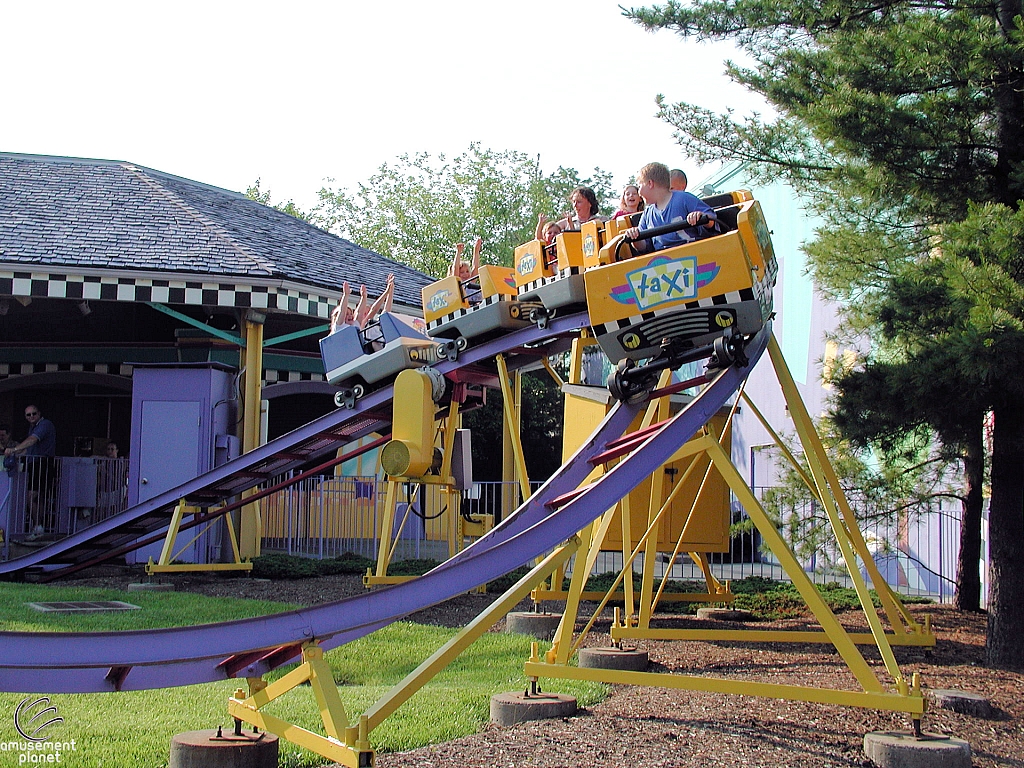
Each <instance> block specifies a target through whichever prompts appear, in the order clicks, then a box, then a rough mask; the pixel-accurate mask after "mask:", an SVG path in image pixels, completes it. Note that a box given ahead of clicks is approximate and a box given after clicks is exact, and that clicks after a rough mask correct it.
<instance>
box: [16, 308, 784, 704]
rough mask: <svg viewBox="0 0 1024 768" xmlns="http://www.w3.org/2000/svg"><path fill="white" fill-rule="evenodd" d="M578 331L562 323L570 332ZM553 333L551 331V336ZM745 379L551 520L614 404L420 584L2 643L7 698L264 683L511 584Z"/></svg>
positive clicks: (698, 402)
mask: <svg viewBox="0 0 1024 768" xmlns="http://www.w3.org/2000/svg"><path fill="white" fill-rule="evenodd" d="M570 320H573V318H566V319H565V321H564V322H565V323H566V324H567V325H568V324H569V321H570ZM557 328H558V325H557V324H552V327H549V329H548V332H547V334H543V335H550V334H551V332H552V330H553V329H557ZM528 330H529V329H528ZM563 330H564V329H563ZM520 333H522V332H520ZM769 333H770V327H769V326H766V327H765V329H764V330H762V332H761V333H760V334H759V335H758V337H757V338H756V339H755V340H754V341H753V342H752V343H751V344H750V346H749V347H748V349H747V355H748V357H749V359H750V365H751V366H753V365H754V364H755V363H756V362H757V359H758V358H759V357H760V355H761V353H762V352H763V351H764V348H765V346H766V344H767V338H768V335H769ZM517 335H518V334H512V335H511V336H517ZM510 338H511V337H503V339H502V340H499V341H501V342H503V344H502V348H508V347H509V339H510ZM520 343H524V342H520ZM488 349H489V345H483V346H481V347H480V349H479V350H478V354H480V355H481V357H475V356H474V357H471V355H470V353H472V352H474V350H468V351H467V352H466V353H465V354H464V356H463V357H460V361H459V363H460V364H461V363H463V361H465V362H471V361H472V360H474V359H483V357H482V356H483V355H485V354H488V353H487V352H486V351H485V350H488ZM500 351H502V349H498V350H497V351H490V352H489V354H490V355H492V356H493V355H494V354H497V353H498V352H500ZM748 370H749V368H745V369H737V368H735V367H733V368H728V369H725V370H722V371H719V372H718V373H717V375H716V376H715V378H714V379H713V380H712V381H711V383H710V384H709V385H708V386H707V387H706V388H705V389H704V390H703V391H702V392H701V394H700V395H699V396H698V397H697V398H696V399H694V400H693V401H692V402H691V403H690V404H689V405H688V406H687V407H686V408H685V409H683V410H682V411H680V412H679V413H678V414H677V415H676V416H675V417H673V419H671V420H670V422H669V423H668V424H666V425H665V427H664V428H663V429H661V430H659V431H657V432H655V433H653V434H651V435H650V436H649V437H648V438H647V439H646V440H645V441H644V442H643V443H642V444H641V445H640V447H638V448H637V449H636V450H634V451H633V452H632V453H631V454H630V455H628V456H626V457H625V458H623V459H622V460H621V461H620V462H619V464H617V465H616V466H615V467H614V468H613V469H612V470H610V471H609V472H607V473H606V474H605V475H603V476H602V477H601V478H600V479H599V480H598V481H597V482H595V483H594V484H593V485H591V486H590V487H589V488H588V489H587V490H586V491H584V492H583V493H581V494H580V495H579V496H577V497H575V498H574V499H573V500H572V501H570V502H569V503H568V504H566V505H565V506H563V507H561V508H560V509H558V510H555V511H552V510H550V509H549V508H548V507H547V506H546V504H547V502H549V501H550V500H552V499H555V498H558V497H559V496H562V495H563V494H565V493H566V492H568V491H571V490H573V489H575V488H577V487H578V486H579V484H580V483H582V482H583V479H584V478H585V477H586V476H587V474H588V473H589V472H590V470H591V469H592V465H591V464H590V461H589V459H590V458H591V457H594V456H596V455H597V454H599V453H601V451H603V450H604V448H605V446H607V444H608V443H609V442H611V441H612V440H614V439H615V438H617V437H619V436H620V435H621V434H623V433H624V431H625V430H626V429H627V428H628V426H629V424H630V423H631V421H632V420H633V417H634V416H635V414H636V412H637V410H638V409H639V407H640V406H629V405H625V404H619V405H617V406H616V407H615V408H614V409H613V410H612V411H611V412H610V413H609V415H608V416H607V418H606V419H605V420H604V422H603V423H602V424H601V426H600V427H599V428H598V429H597V430H596V431H595V433H594V435H592V436H591V438H590V439H589V440H588V441H587V443H586V444H585V445H584V446H582V447H581V448H580V450H579V451H578V452H577V453H576V455H574V456H573V457H572V458H571V459H570V460H569V461H568V462H566V464H565V465H564V466H563V467H562V468H561V469H560V470H559V471H558V473H556V474H555V475H554V476H553V477H552V478H551V479H550V480H549V481H548V482H547V483H545V484H544V485H543V486H542V487H541V488H540V489H539V490H538V491H537V493H535V494H534V495H533V496H532V497H531V498H530V499H529V500H528V501H527V502H526V503H525V504H524V505H523V506H522V507H520V509H519V510H517V511H516V512H515V513H514V514H513V515H511V516H509V518H508V519H507V520H505V521H504V522H503V523H502V524H501V525H499V526H498V527H496V528H495V529H494V530H493V531H491V532H490V533H489V534H488V535H487V536H485V537H482V538H481V539H479V540H478V541H477V542H475V543H474V544H473V545H472V546H471V547H469V548H467V549H466V550H464V551H463V552H461V553H460V554H459V555H457V556H456V557H454V558H452V559H451V560H449V561H448V562H446V563H444V564H443V565H441V566H438V567H437V568H435V569H434V570H433V571H431V572H430V573H428V574H426V575H424V576H422V577H420V578H418V579H415V580H413V581H409V582H406V583H403V584H398V585H395V586H392V587H388V588H385V589H381V590H378V591H374V592H368V593H366V594H363V595H358V596H355V597H351V598H347V599H345V600H340V601H337V602H334V603H329V604H325V605H320V606H316V607H312V608H305V609H300V610H296V611H289V612H286V613H280V614H274V615H271V616H266V617H260V618H256V619H248V620H242V621H233V622H226V623H222V624H210V625H203V626H198V627H182V628H173V629H160V630H148V631H139V632H108V633H16V632H4V633H0V643H2V647H3V648H4V654H3V659H2V660H0V690H4V691H12V692H38V691H45V692H48V693H84V692H99V691H113V690H143V689H150V688H166V687H173V686H178V685H188V684H193V683H200V682H208V681H213V680H221V679H225V678H227V677H232V676H252V675H260V674H263V673H264V672H266V671H268V670H269V669H272V668H274V667H276V666H279V665H280V664H282V663H285V662H286V661H288V660H289V659H290V658H292V657H293V656H294V655H295V654H296V652H297V650H298V647H299V645H301V644H302V643H304V642H307V641H310V640H317V641H319V642H320V644H321V645H322V646H323V647H324V648H332V647H336V646H338V645H341V644H343V643H345V642H350V641H351V640H354V639H356V638H358V637H362V636H364V635H366V634H368V633H369V632H372V631H373V630H375V629H377V628H379V627H381V626H384V625H386V624H388V623H390V622H393V621H396V620H398V619H400V618H402V617H404V616H407V615H408V614H410V613H413V612H415V611H417V610H421V609H423V608H426V607H428V606H430V605H434V604H436V603H439V602H442V601H444V600H447V599H449V598H451V597H454V596H456V595H459V594H462V593H464V592H466V591H468V590H470V589H473V588H474V587H476V586H479V585H480V584H483V583H486V582H488V581H491V580H493V579H495V578H497V577H499V576H501V575H504V574H506V573H508V572H509V571H511V570H514V569H515V568H517V567H519V566H520V565H523V564H524V563H527V562H529V561H530V560H532V559H533V558H535V557H538V556H540V555H542V554H544V553H545V552H547V551H549V550H550V549H552V548H553V547H556V546H558V545H559V544H560V543H561V542H563V541H565V540H566V539H568V538H569V537H571V536H573V535H574V534H575V533H576V532H577V531H579V530H580V529H582V528H583V527H584V526H585V525H587V524H588V523H590V522H591V521H592V520H594V519H595V518H597V517H598V516H599V515H600V514H602V513H603V512H604V510H606V509H608V508H609V507H611V506H612V505H614V504H615V503H616V502H617V501H618V500H619V499H620V498H622V497H623V496H624V495H625V494H627V493H629V491H630V490H632V489H633V488H634V487H635V486H636V485H637V484H638V483H639V482H640V481H641V480H642V479H643V478H644V477H646V476H647V475H649V474H650V473H652V472H653V471H655V470H656V469H657V468H658V467H659V466H661V465H662V464H663V463H664V462H665V461H666V460H668V458H669V457H670V456H671V455H672V454H673V453H674V452H675V451H676V449H677V448H678V447H679V446H680V445H681V444H683V443H684V442H686V441H687V440H689V439H690V438H691V437H692V436H693V435H694V434H695V433H696V431H697V430H698V429H700V427H701V426H703V425H704V424H705V423H706V422H707V421H708V419H710V418H711V416H712V415H713V414H714V413H716V412H717V411H718V409H719V408H720V407H721V406H722V405H724V404H725V402H726V401H727V400H728V398H729V397H730V395H731V394H732V393H734V392H735V391H736V389H737V387H738V386H739V384H740V383H741V381H742V380H743V378H744V377H745V376H746V372H747V371H748ZM374 394H378V393H374ZM370 397H372V395H371V396H370ZM332 415H333V414H332ZM325 418H327V417H325ZM300 432H302V430H296V432H294V433H292V434H293V435H295V434H298V433H300ZM282 439H283V438H282ZM275 442H278V441H275ZM270 445H272V444H268V446H264V448H268V447H269V446H270Z"/></svg>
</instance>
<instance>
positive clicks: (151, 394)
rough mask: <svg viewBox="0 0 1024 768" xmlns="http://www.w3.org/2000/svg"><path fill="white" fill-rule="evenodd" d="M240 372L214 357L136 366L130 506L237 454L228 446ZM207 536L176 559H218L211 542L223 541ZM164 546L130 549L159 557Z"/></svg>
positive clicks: (135, 558)
mask: <svg viewBox="0 0 1024 768" xmlns="http://www.w3.org/2000/svg"><path fill="white" fill-rule="evenodd" d="M235 373H236V371H235V369H234V368H231V367H229V366H226V365H223V364H221V363H209V362H204V363H171V364H137V365H135V366H134V371H133V374H132V436H131V455H130V457H129V458H130V463H129V467H128V505H129V506H134V505H135V504H138V503H140V502H143V501H146V500H147V499H151V498H153V497H154V496H156V495H158V494H161V493H163V492H164V491H167V490H169V489H171V488H174V487H176V486H178V485H181V484H182V483H185V482H188V481H189V480H192V479H193V478H195V477H198V476H199V475H201V474H203V473H204V472H208V471H209V470H211V469H213V468H214V467H215V466H217V465H218V464H221V463H223V461H225V460H226V459H228V458H232V455H231V454H234V453H236V451H231V450H230V449H228V450H225V449H226V448H228V446H229V445H232V444H234V443H235V442H236V441H235V437H234V432H235V423H236V420H237V416H236V414H237V400H236V399H235V393H234V386H233V381H234V377H235ZM192 535H195V534H194V533H193V534H192ZM188 538H191V536H189V537H188ZM208 538H209V537H205V536H204V537H202V538H200V539H199V540H198V541H197V542H195V543H194V544H192V545H190V546H189V547H188V548H187V549H186V550H185V551H184V552H182V553H181V554H180V555H178V556H177V560H179V561H180V562H197V563H206V562H216V560H217V559H218V556H219V552H216V551H211V545H212V546H213V548H214V549H219V544H218V543H216V542H209V541H207V539H208ZM186 540H187V539H186ZM161 546H162V544H161V543H156V544H151V545H149V546H146V547H143V548H141V549H138V550H136V551H135V552H131V553H129V554H128V562H129V563H145V562H147V561H148V560H149V558H150V557H152V558H153V559H154V560H156V559H157V558H158V557H159V556H160V549H161Z"/></svg>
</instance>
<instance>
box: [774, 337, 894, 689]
mask: <svg viewBox="0 0 1024 768" xmlns="http://www.w3.org/2000/svg"><path fill="white" fill-rule="evenodd" d="M768 354H769V356H770V358H771V361H772V365H774V367H775V373H776V375H777V376H778V379H779V384H780V385H781V386H782V391H783V395H784V396H785V398H786V402H787V403H788V405H789V413H790V415H791V416H792V417H793V424H794V426H795V427H796V430H797V435H798V436H799V437H800V442H801V443H802V445H803V447H804V455H805V456H806V458H807V460H808V464H809V466H810V470H811V477H812V478H813V479H814V483H815V485H816V486H817V488H818V495H819V496H820V497H821V502H822V507H823V508H824V509H825V512H826V514H827V515H828V519H829V522H830V523H831V525H832V530H833V532H834V533H835V536H836V541H837V543H838V545H839V551H840V552H841V553H842V555H843V560H844V561H845V563H846V568H847V571H848V572H849V574H850V578H851V580H852V581H853V585H854V588H855V589H856V591H857V596H858V597H859V598H860V603H861V607H862V608H863V610H864V615H865V617H866V618H867V621H868V626H869V627H870V629H871V634H873V635H874V636H875V639H876V641H877V645H878V652H879V654H880V655H881V657H882V661H883V662H884V663H885V666H886V669H887V670H888V671H889V674H890V675H892V677H893V679H894V680H896V681H897V682H900V681H902V679H903V678H902V674H901V673H900V668H899V665H898V664H897V663H896V657H895V655H894V654H893V652H892V648H891V647H890V645H889V640H888V638H887V637H886V636H885V630H884V629H883V627H882V622H881V619H880V618H879V616H878V612H877V611H875V609H874V603H873V602H872V599H871V594H870V592H869V591H868V586H867V584H866V583H865V581H864V577H863V576H861V573H860V568H859V567H858V563H857V554H858V553H859V554H860V555H861V557H862V559H863V562H864V567H865V568H866V569H867V571H868V573H869V574H870V575H871V580H872V582H873V583H875V584H877V585H878V588H877V589H876V590H875V592H876V594H877V595H878V598H879V601H880V602H881V603H882V607H883V609H884V610H885V612H886V614H887V615H888V617H889V621H890V623H891V625H892V626H893V627H894V628H895V627H902V624H901V623H900V621H901V618H903V616H904V615H905V614H904V615H901V613H900V611H899V609H898V608H897V607H896V600H894V599H893V594H892V591H891V590H890V589H889V588H888V585H887V584H886V581H885V579H883V578H882V575H881V573H879V571H878V566H877V565H876V564H875V559H874V557H872V556H871V553H870V552H869V551H868V548H867V543H866V542H865V541H864V537H863V536H861V533H860V527H859V525H858V522H857V519H856V517H855V516H854V514H853V510H852V509H851V508H850V505H849V503H848V502H847V500H846V494H845V493H843V489H842V486H841V485H840V483H839V477H838V476H837V475H836V473H835V469H834V468H833V467H832V463H831V462H830V461H829V459H828V455H827V454H826V453H825V447H824V446H823V445H822V443H821V438H819V437H818V433H817V431H816V430H815V428H814V422H813V421H812V420H811V416H810V414H809V413H808V412H807V407H806V406H805V405H804V402H803V399H802V398H801V397H800V393H799V390H797V388H796V382H795V381H794V380H793V376H792V374H791V373H790V371H789V366H788V365H787V364H786V361H785V358H783V356H782V349H781V348H780V347H779V344H778V341H776V339H775V337H774V335H773V336H771V337H770V338H769V339H768Z"/></svg>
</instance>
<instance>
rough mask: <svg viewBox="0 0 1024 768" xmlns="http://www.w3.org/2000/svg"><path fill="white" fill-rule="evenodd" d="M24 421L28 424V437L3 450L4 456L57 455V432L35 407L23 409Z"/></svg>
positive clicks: (51, 423)
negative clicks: (18, 454) (21, 454)
mask: <svg viewBox="0 0 1024 768" xmlns="http://www.w3.org/2000/svg"><path fill="white" fill-rule="evenodd" d="M25 421H27V422H28V423H29V430H28V437H26V438H25V439H24V440H22V441H21V442H20V443H18V444H17V445H15V446H14V447H12V448H5V449H4V455H5V456H13V455H14V454H17V453H23V454H25V455H26V456H48V457H50V458H53V456H54V455H55V454H56V453H57V430H56V428H55V427H54V426H53V422H52V421H50V420H49V419H48V418H46V417H45V416H43V414H42V412H40V410H39V408H38V407H37V406H35V405H28V406H26V407H25Z"/></svg>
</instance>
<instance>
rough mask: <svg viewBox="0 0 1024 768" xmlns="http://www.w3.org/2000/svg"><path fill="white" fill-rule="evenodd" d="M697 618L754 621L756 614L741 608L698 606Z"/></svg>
mask: <svg viewBox="0 0 1024 768" xmlns="http://www.w3.org/2000/svg"><path fill="white" fill-rule="evenodd" d="M697 618H698V619H709V620H711V621H753V620H754V614H752V613H751V612H750V611H744V610H741V609H739V608H698V609H697Z"/></svg>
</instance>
